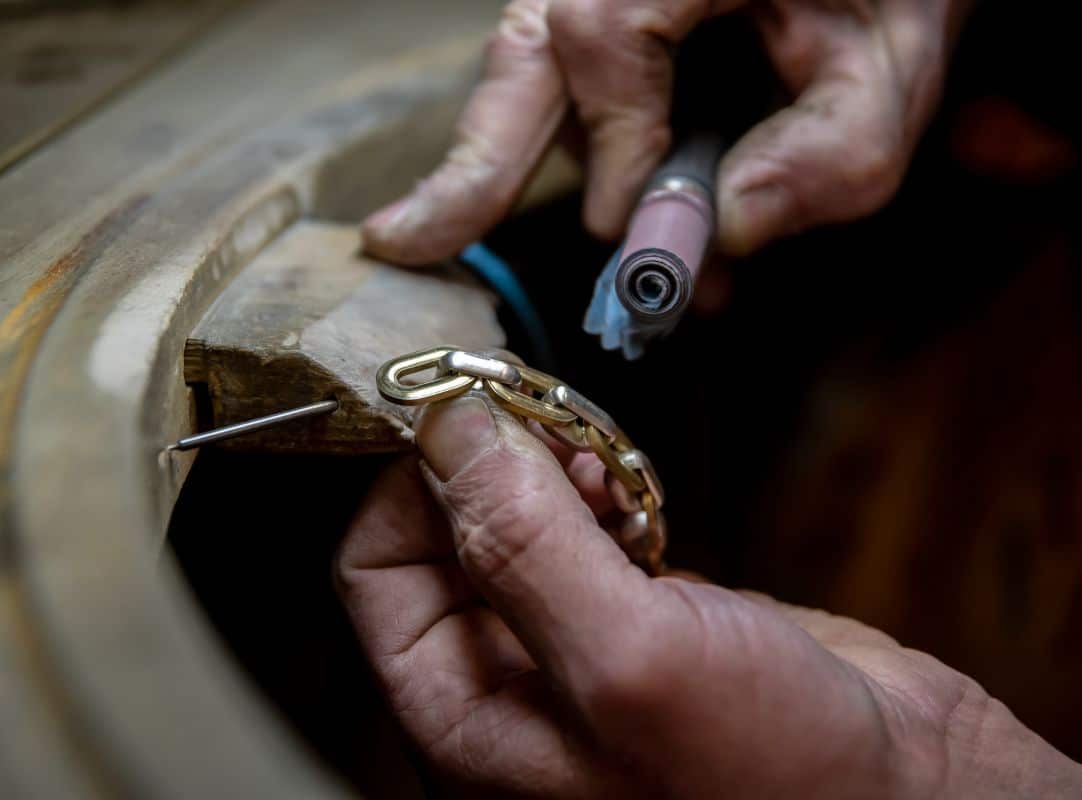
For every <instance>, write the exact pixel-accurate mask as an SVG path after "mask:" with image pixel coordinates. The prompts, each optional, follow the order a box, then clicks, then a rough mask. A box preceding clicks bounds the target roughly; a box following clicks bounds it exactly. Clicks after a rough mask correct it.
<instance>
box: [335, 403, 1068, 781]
mask: <svg viewBox="0 0 1082 800" xmlns="http://www.w3.org/2000/svg"><path fill="white" fill-rule="evenodd" d="M417 437H418V444H419V445H420V447H421V450H422V452H423V454H424V459H425V461H424V462H421V463H420V464H418V461H417V459H416V458H415V457H406V458H403V459H402V460H400V461H398V462H396V463H395V464H394V465H393V466H392V467H390V468H389V469H388V470H387V472H386V473H385V474H384V475H383V476H382V477H381V478H380V480H379V481H378V483H377V485H376V486H375V487H374V488H373V490H372V492H371V494H370V495H369V497H368V499H367V501H366V502H365V504H364V506H363V507H362V509H361V511H360V512H359V514H358V516H357V518H356V520H355V522H354V523H353V525H352V527H351V529H350V531H349V533H348V535H347V537H346V539H345V541H344V543H343V545H342V548H341V551H340V555H339V559H338V569H337V572H336V574H337V577H338V585H339V591H340V595H341V597H342V600H343V602H344V604H345V606H346V608H347V610H348V613H349V615H350V618H351V620H352V622H353V624H354V626H355V628H356V631H357V635H358V637H359V639H360V642H361V645H362V646H363V648H364V650H365V652H366V653H367V656H368V658H369V659H370V661H371V663H372V665H373V667H374V669H375V672H376V675H377V677H378V679H379V681H380V682H381V683H382V686H383V687H384V689H385V691H386V694H387V697H388V700H389V703H390V706H391V709H392V710H393V712H394V713H395V714H396V715H397V717H398V719H399V721H400V723H401V724H402V726H403V728H404V729H405V730H406V732H407V733H408V734H409V735H410V736H411V737H412V738H413V739H414V741H415V742H416V743H417V745H418V746H419V747H420V748H421V750H422V751H423V752H424V753H425V754H426V755H427V756H428V758H429V759H431V761H432V763H433V764H434V765H435V767H436V768H437V770H438V771H439V772H440V773H441V774H442V775H443V776H444V777H445V778H446V779H447V780H448V781H450V782H452V783H454V784H457V785H459V786H460V787H462V788H465V789H468V790H469V791H470V792H471V796H474V795H475V794H476V793H478V792H491V793H495V794H500V795H506V794H516V795H518V794H520V795H530V796H544V797H571V796H574V797H604V796H619V797H628V796H643V797H659V796H681V797H690V796H709V797H717V796H724V797H732V798H739V797H751V798H761V797H800V798H816V797H829V798H845V797H860V798H866V797H876V798H906V797H921V798H928V797H935V796H952V797H980V798H994V797H1000V796H1002V797H1019V796H1035V795H1036V793H1038V792H1055V791H1059V792H1061V793H1063V794H1067V793H1075V794H1077V793H1078V792H1079V791H1080V790H1082V776H1080V775H1079V772H1078V768H1077V766H1076V765H1074V764H1073V763H1072V762H1070V761H1068V760H1067V759H1065V758H1064V757H1062V756H1061V755H1059V754H1057V753H1056V752H1055V751H1053V750H1052V749H1051V748H1050V747H1049V746H1048V745H1046V744H1045V743H1044V742H1042V741H1041V740H1040V739H1039V738H1038V737H1037V736H1035V735H1034V734H1032V733H1030V732H1029V731H1027V730H1026V729H1025V728H1024V727H1023V726H1022V725H1021V724H1020V723H1018V722H1017V720H1015V719H1014V718H1013V717H1012V716H1011V714H1010V713H1009V712H1008V711H1007V710H1006V708H1004V707H1003V706H1002V704H1000V703H998V702H996V701H994V700H992V699H990V698H989V697H988V696H987V695H986V694H985V693H984V692H983V691H982V690H981V688H980V687H979V686H978V685H977V684H976V683H975V682H973V681H972V680H970V679H968V678H966V677H965V676H963V675H961V674H959V673H957V672H955V671H953V670H951V669H949V668H948V667H946V666H944V665H943V664H941V663H939V662H938V661H936V660H935V659H933V658H931V657H930V656H927V655H925V654H923V653H918V652H915V651H912V650H907V649H905V648H903V647H900V646H899V645H898V644H897V643H896V642H895V641H894V640H892V639H891V638H889V637H888V636H886V635H885V634H883V633H880V632H878V631H875V630H871V629H869V628H867V627H865V626H863V625H861V624H860V623H858V622H855V621H853V620H848V619H843V618H840V617H834V616H831V615H829V614H826V613H824V612H820V611H812V610H809V609H802V608H795V607H791V606H786V605H783V604H781V603H777V602H775V601H773V600H771V599H769V598H767V597H764V596H760V595H754V594H740V593H736V592H732V591H729V590H726V589H723V588H720V587H718V586H713V585H707V584H703V583H696V582H692V581H688V580H682V579H677V578H660V579H650V578H648V577H647V576H646V575H645V574H644V573H642V572H641V571H639V570H638V569H637V568H636V567H634V566H633V565H632V564H630V563H629V562H628V560H627V558H626V557H625V556H624V554H623V552H622V551H621V550H620V549H619V548H618V547H617V545H616V544H615V543H614V542H613V540H612V539H611V538H610V537H609V536H608V535H607V534H606V533H605V532H604V531H603V530H602V529H601V528H600V527H598V524H597V522H596V519H597V516H598V515H603V514H604V513H605V512H606V511H608V510H609V507H608V506H607V505H606V504H605V502H604V500H603V497H604V494H603V491H602V474H603V469H602V467H601V465H600V463H599V462H597V461H596V459H594V457H593V456H583V455H576V456H575V457H574V458H569V457H568V454H567V453H565V452H562V451H559V450H558V449H557V455H558V456H559V460H558V459H557V458H555V457H554V456H553V453H551V452H550V451H549V449H547V448H546V447H545V446H544V445H543V444H541V443H540V442H539V440H538V439H536V438H535V437H533V436H532V435H531V434H530V433H529V432H528V431H527V430H525V429H524V428H523V427H521V426H520V425H519V424H518V423H517V422H516V421H515V420H513V419H511V418H510V417H509V416H508V415H506V414H505V413H503V412H502V411H499V410H496V411H494V412H490V410H489V408H488V406H487V405H486V404H485V403H484V402H483V401H482V400H480V399H479V398H477V397H464V398H461V399H458V400H455V401H453V402H451V403H445V404H440V405H436V406H431V407H429V408H428V409H427V410H426V411H425V412H424V413H423V415H422V417H421V419H420V421H419V423H418V428H417ZM584 501H585V502H584Z"/></svg>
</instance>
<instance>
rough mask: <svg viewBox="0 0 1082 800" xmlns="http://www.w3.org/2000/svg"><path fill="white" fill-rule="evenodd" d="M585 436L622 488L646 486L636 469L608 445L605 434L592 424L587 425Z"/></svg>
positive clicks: (639, 489)
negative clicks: (628, 464) (621, 458)
mask: <svg viewBox="0 0 1082 800" xmlns="http://www.w3.org/2000/svg"><path fill="white" fill-rule="evenodd" d="M586 438H587V440H588V441H589V442H590V447H591V448H592V449H593V451H594V452H595V453H597V457H598V458H600V459H601V463H602V464H604V465H605V469H607V470H608V471H609V472H611V473H612V474H613V475H615V476H616V479H617V480H619V481H620V483H622V484H623V485H624V488H626V489H627V490H628V491H631V492H641V491H643V490H644V489H645V488H646V481H644V480H643V479H642V476H641V475H639V473H638V472H637V471H636V470H633V469H632V468H631V467H629V466H627V464H625V463H624V462H623V461H621V460H620V454H619V453H618V452H617V451H616V450H614V449H613V448H611V447H610V446H609V442H607V441H606V440H605V434H603V433H602V432H601V431H599V430H598V429H597V428H595V427H594V426H593V425H587V426H586Z"/></svg>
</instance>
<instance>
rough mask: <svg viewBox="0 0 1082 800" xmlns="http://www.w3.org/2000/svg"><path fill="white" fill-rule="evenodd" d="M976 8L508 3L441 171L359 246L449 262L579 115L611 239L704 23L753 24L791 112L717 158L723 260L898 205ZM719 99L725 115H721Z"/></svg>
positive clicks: (381, 217)
mask: <svg viewBox="0 0 1082 800" xmlns="http://www.w3.org/2000/svg"><path fill="white" fill-rule="evenodd" d="M974 2H975V0H878V1H877V0H711V2H702V1H701V0H698V1H695V2H693V0H512V2H510V3H509V4H508V5H507V8H506V11H505V12H504V15H503V20H502V21H501V23H500V25H499V27H498V29H497V31H496V34H495V35H494V37H493V38H492V40H491V44H490V46H489V50H488V57H487V66H486V71H485V76H484V78H483V80H482V81H481V83H480V85H479V86H478V87H477V88H476V89H475V91H474V92H473V95H472V97H471V98H470V100H469V102H468V104H467V105H466V108H465V111H464V112H463V114H462V116H461V118H460V120H459V125H458V139H457V143H456V144H455V146H454V147H453V148H452V149H451V151H450V153H449V154H448V156H447V158H446V160H445V161H444V163H443V164H442V166H440V167H439V168H438V169H437V170H436V171H435V173H434V174H432V175H431V176H430V177H429V178H427V179H426V180H424V181H422V182H421V183H420V184H419V185H418V186H417V187H416V189H415V190H414V191H413V192H412V193H411V194H409V195H408V196H407V197H405V198H403V199H402V200H400V201H398V202H397V203H395V204H393V205H392V206H389V207H387V208H385V209H383V210H381V211H380V212H378V213H377V214H375V215H373V216H371V217H370V218H369V219H367V220H366V221H365V223H364V226H363V240H364V245H365V247H366V248H367V250H369V251H370V252H371V253H373V254H374V255H377V256H380V257H383V258H387V259H389V260H392V261H397V262H399V263H403V264H422V263H426V262H431V261H435V260H438V259H440V258H444V257H446V256H449V255H452V254H453V253H455V252H457V251H458V250H460V249H461V248H462V247H464V246H465V245H466V244H468V243H470V242H471V241H473V240H475V239H477V238H478V237H480V236H481V235H483V234H484V233H485V232H486V231H487V230H488V229H489V228H491V227H492V226H493V225H495V224H496V223H497V222H498V221H499V220H500V219H501V218H502V217H503V216H504V215H505V214H506V213H507V212H508V210H509V209H510V207H511V205H512V203H513V201H514V199H515V197H516V195H517V194H518V192H519V191H520V190H521V189H522V188H523V186H524V184H525V183H526V181H527V179H528V178H529V175H530V173H531V171H532V170H533V169H534V168H535V167H536V166H537V164H538V162H539V161H540V159H541V157H542V155H543V154H544V153H545V151H546V150H547V149H548V148H549V146H550V144H551V143H552V141H553V138H554V136H555V135H556V133H557V130H558V128H559V127H560V125H561V122H562V121H563V120H564V118H565V114H566V112H567V111H568V109H569V107H570V106H571V105H572V104H573V105H574V108H575V110H576V111H577V115H576V120H575V121H577V122H578V123H579V124H581V125H582V126H583V127H584V128H585V134H586V143H587V154H586V191H585V204H584V209H583V216H584V221H585V223H586V226H587V228H589V229H590V230H591V231H592V232H593V233H594V234H596V235H598V236H601V237H603V238H608V239H614V238H617V237H618V236H619V234H620V232H621V231H622V230H623V228H624V225H625V224H626V221H627V217H628V215H629V214H630V212H631V210H632V208H633V206H634V203H635V201H636V200H637V198H638V195H639V192H640V191H641V189H642V188H643V185H644V184H645V182H646V180H647V178H648V176H649V175H650V173H651V172H652V171H653V169H654V168H655V167H656V166H657V165H658V164H659V163H660V161H661V159H662V158H663V157H664V155H665V153H666V151H667V150H668V148H669V144H670V131H669V124H668V120H669V110H670V109H669V106H670V100H671V93H672V63H671V58H670V54H669V45H671V44H676V43H679V42H680V41H681V40H682V39H684V38H685V37H686V36H687V35H688V33H689V32H690V31H691V30H692V29H693V28H694V27H695V26H696V25H697V24H698V23H700V22H702V21H703V20H705V19H708V18H711V17H715V16H718V15H722V14H726V13H731V12H734V11H737V10H739V9H744V10H746V11H747V12H748V13H749V14H751V16H752V18H753V19H754V20H755V21H756V23H757V25H758V27H759V29H760V31H761V33H762V38H763V42H764V45H765V47H766V50H767V52H768V54H769V56H770V57H771V59H772V60H773V62H774V65H775V68H776V70H777V72H778V74H779V76H780V78H781V79H782V80H783V81H784V83H785V84H786V85H787V87H788V88H789V89H790V91H791V92H792V93H793V94H794V95H795V96H796V100H795V102H794V103H793V104H792V105H791V106H789V107H788V108H785V109H783V110H781V111H779V112H778V113H777V114H775V115H774V116H773V117H771V118H769V119H767V120H765V121H764V122H762V123H761V124H760V125H758V126H757V127H756V128H754V129H752V130H751V131H750V132H749V133H748V134H747V135H746V136H745V137H744V139H743V140H742V141H740V142H739V143H738V144H737V145H736V146H735V147H734V148H733V150H732V151H730V152H729V154H728V155H727V156H726V158H725V159H724V160H723V161H722V163H721V166H720V171H719V179H718V186H719V188H718V209H719V211H718V214H719V218H718V231H719V239H720V244H721V246H722V249H723V250H725V251H727V252H729V253H730V254H744V253H748V252H750V251H752V250H755V249H757V248H758V247H760V246H762V245H763V244H766V243H767V242H769V241H771V240H773V239H776V238H778V237H780V236H785V235H787V234H790V233H794V232H797V231H800V230H803V229H805V228H808V227H811V226H814V225H820V224H823V223H828V222H841V221H846V220H851V219H855V218H857V217H860V216H863V215H865V214H867V213H870V212H871V211H874V210H875V209H877V208H878V207H879V206H881V205H882V204H884V203H885V202H886V201H887V200H888V199H889V198H890V197H891V195H892V194H893V193H894V191H895V189H896V188H897V186H898V184H899V182H900V181H901V178H902V175H903V173H904V171H905V168H906V167H907V165H908V162H909V159H910V156H911V154H912V152H913V149H914V147H915V145H916V143H917V140H918V139H919V137H920V136H921V134H922V133H923V131H924V128H925V126H926V124H927V122H928V120H929V118H930V117H931V115H932V113H933V111H934V109H935V107H936V105H937V103H938V99H939V96H940V92H941V87H942V83H943V77H944V73H945V71H946V67H947V62H948V58H949V55H950V52H951V49H952V47H953V44H954V41H955V38H956V35H957V32H958V29H959V27H960V26H961V23H962V20H963V18H964V16H965V14H966V13H967V12H968V10H969V8H970V6H972V5H973V3H974ZM723 101H724V100H723V98H719V102H723Z"/></svg>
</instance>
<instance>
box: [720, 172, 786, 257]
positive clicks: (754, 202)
mask: <svg viewBox="0 0 1082 800" xmlns="http://www.w3.org/2000/svg"><path fill="white" fill-rule="evenodd" d="M792 208H793V202H792V195H791V194H790V192H789V190H788V189H786V188H785V187H784V186H782V185H780V184H777V183H765V184H761V185H759V186H755V187H754V188H751V189H747V190H744V191H740V192H736V193H733V194H731V195H730V196H729V198H727V202H726V201H723V202H722V204H721V208H720V212H721V220H720V223H719V231H718V232H719V235H720V236H721V240H722V244H723V245H724V249H725V250H726V251H727V252H729V253H732V254H733V255H747V254H748V253H751V252H752V251H754V250H757V249H759V248H760V247H762V246H763V245H764V244H766V243H767V242H769V241H770V240H772V239H776V238H777V237H779V236H782V235H784V234H785V233H786V232H787V231H788V229H789V228H790V227H791V226H790V225H789V221H788V219H787V217H788V216H789V215H790V214H791V213H792Z"/></svg>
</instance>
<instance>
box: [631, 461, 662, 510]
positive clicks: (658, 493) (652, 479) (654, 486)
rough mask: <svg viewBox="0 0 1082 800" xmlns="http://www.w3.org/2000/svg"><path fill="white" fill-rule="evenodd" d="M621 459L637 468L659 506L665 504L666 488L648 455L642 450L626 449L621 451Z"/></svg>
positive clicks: (632, 467) (634, 468)
mask: <svg viewBox="0 0 1082 800" xmlns="http://www.w3.org/2000/svg"><path fill="white" fill-rule="evenodd" d="M620 461H622V462H623V464H624V466H626V467H628V468H629V469H633V470H637V471H638V472H639V473H640V474H641V475H642V477H643V480H645V481H646V488H647V490H649V492H650V494H652V495H653V496H654V500H655V501H656V502H657V507H658V508H661V507H662V506H663V505H665V490H664V489H662V488H661V481H660V480H659V479H658V477H657V473H656V472H654V465H653V464H651V463H650V459H649V458H647V457H646V453H644V452H643V451H642V450H625V451H624V452H622V453H620Z"/></svg>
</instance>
